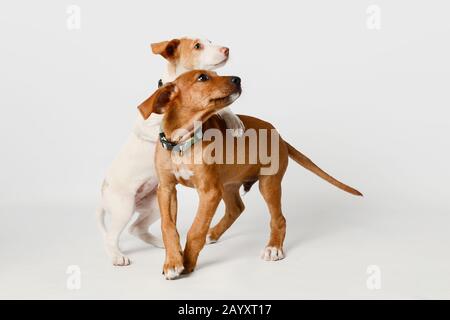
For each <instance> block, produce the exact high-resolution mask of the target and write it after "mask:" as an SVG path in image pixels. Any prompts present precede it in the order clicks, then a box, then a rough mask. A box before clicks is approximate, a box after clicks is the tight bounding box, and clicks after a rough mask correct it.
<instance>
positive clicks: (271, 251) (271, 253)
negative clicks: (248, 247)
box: [261, 247, 284, 261]
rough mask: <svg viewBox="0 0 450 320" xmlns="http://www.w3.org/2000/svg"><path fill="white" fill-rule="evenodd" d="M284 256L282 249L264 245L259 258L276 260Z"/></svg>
mask: <svg viewBox="0 0 450 320" xmlns="http://www.w3.org/2000/svg"><path fill="white" fill-rule="evenodd" d="M283 258H284V253H283V250H282V249H280V248H276V247H266V248H265V249H264V250H263V252H262V253H261V259H263V260H266V261H277V260H281V259H283Z"/></svg>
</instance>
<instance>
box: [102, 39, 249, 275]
mask: <svg viewBox="0 0 450 320" xmlns="http://www.w3.org/2000/svg"><path fill="white" fill-rule="evenodd" d="M152 50H153V52H154V53H155V54H160V55H162V56H163V57H164V58H165V59H166V60H167V61H168V68H167V74H166V75H164V77H163V81H164V82H168V81H173V80H175V79H176V77H178V76H179V75H180V74H182V73H184V72H185V71H188V70H194V69H208V70H212V69H215V68H218V67H220V66H222V65H224V64H225V63H226V62H227V60H228V56H229V50H228V48H225V47H222V46H217V45H213V44H212V43H211V42H209V41H207V40H206V41H205V40H198V39H187V38H183V39H174V40H171V41H164V42H160V43H155V44H152ZM147 101H148V100H147ZM147 101H146V102H147ZM146 102H144V103H143V104H145V103H146ZM220 115H221V116H222V117H223V119H224V120H225V122H226V123H227V127H228V128H230V129H233V130H234V134H235V135H241V134H242V132H243V130H244V127H243V125H242V122H241V121H240V119H239V118H238V117H237V116H236V115H234V114H233V113H232V112H231V111H230V110H225V111H223V112H221V114H220ZM161 120H162V116H161V115H158V114H152V115H151V116H150V117H149V118H148V119H147V120H144V118H143V116H142V114H139V115H138V119H137V121H136V124H135V127H134V130H133V133H132V134H131V136H130V137H129V140H128V142H127V143H126V144H125V146H124V147H123V148H122V150H121V151H120V153H119V155H118V156H117V158H116V159H115V160H114V162H113V163H112V165H111V167H110V168H109V170H108V171H107V174H106V177H105V180H104V182H103V186H102V193H101V202H100V205H99V206H98V208H97V218H98V223H99V225H100V228H101V230H102V232H103V235H104V240H105V244H106V250H107V252H108V254H109V256H110V257H111V259H112V263H113V264H114V265H117V266H126V265H129V264H130V259H129V258H128V257H126V256H125V255H124V254H123V253H122V252H121V251H120V249H119V237H120V234H121V233H122V231H123V230H124V228H125V227H126V225H127V224H128V223H129V221H130V220H131V217H132V216H133V214H134V212H137V213H138V214H139V216H138V218H137V219H136V221H135V222H134V223H133V224H132V225H131V226H130V228H129V231H130V233H131V234H133V235H135V236H137V237H138V238H140V239H141V240H143V241H145V242H147V243H149V244H152V245H155V246H157V247H163V243H162V241H161V240H160V239H159V238H157V237H155V236H153V235H151V234H150V233H149V231H148V228H149V226H150V225H151V224H152V223H153V222H155V221H156V220H158V219H159V217H160V215H159V207H158V201H157V197H156V188H157V186H158V179H157V176H156V172H155V167H154V152H155V146H156V143H158V135H159V126H160V123H161ZM106 212H108V213H110V214H111V222H110V225H109V228H108V229H106V227H105V222H104V215H105V213H106Z"/></svg>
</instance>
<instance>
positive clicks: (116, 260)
mask: <svg viewBox="0 0 450 320" xmlns="http://www.w3.org/2000/svg"><path fill="white" fill-rule="evenodd" d="M112 263H113V265H115V266H120V267H122V266H128V265H130V263H131V260H130V259H129V258H128V257H126V256H122V255H116V256H114V257H113V258H112Z"/></svg>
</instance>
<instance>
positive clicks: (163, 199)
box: [158, 184, 184, 280]
mask: <svg viewBox="0 0 450 320" xmlns="http://www.w3.org/2000/svg"><path fill="white" fill-rule="evenodd" d="M158 202H159V208H160V211H161V230H162V235H163V241H164V246H165V248H166V261H165V263H164V267H163V273H164V276H165V277H166V279H169V280H171V279H175V278H177V277H178V276H179V275H180V274H181V272H182V271H183V269H184V266H183V252H182V249H181V245H180V236H179V234H178V231H177V226H176V223H177V190H176V189H175V185H172V184H169V185H163V184H160V186H159V188H158Z"/></svg>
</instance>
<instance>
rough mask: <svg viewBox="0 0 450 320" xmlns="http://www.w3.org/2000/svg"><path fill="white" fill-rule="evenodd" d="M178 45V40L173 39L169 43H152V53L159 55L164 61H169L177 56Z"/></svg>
mask: <svg viewBox="0 0 450 320" xmlns="http://www.w3.org/2000/svg"><path fill="white" fill-rule="evenodd" d="M179 45H180V40H178V39H173V40H170V41H163V42H158V43H152V44H151V47H152V52H153V53H154V54H160V55H162V56H163V57H164V58H165V59H167V60H170V59H172V58H175V57H176V55H177V48H178V46H179Z"/></svg>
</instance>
